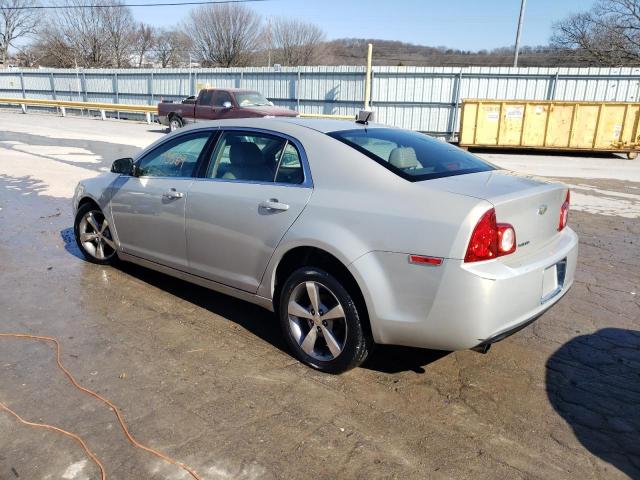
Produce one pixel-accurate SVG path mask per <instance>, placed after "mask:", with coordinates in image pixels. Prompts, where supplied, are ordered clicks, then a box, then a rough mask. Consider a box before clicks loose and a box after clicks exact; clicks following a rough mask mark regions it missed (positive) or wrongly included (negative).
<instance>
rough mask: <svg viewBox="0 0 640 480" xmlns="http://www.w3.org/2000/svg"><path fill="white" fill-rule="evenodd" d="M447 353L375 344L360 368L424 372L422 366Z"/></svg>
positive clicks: (378, 370) (385, 371) (389, 371)
mask: <svg viewBox="0 0 640 480" xmlns="http://www.w3.org/2000/svg"><path fill="white" fill-rule="evenodd" d="M449 353H451V352H445V351H442V350H427V349H425V348H412V347H400V346H396V345H377V346H376V347H375V349H374V351H373V355H371V357H369V358H368V359H367V361H366V362H364V363H363V364H362V368H366V369H367V370H374V371H376V372H381V373H401V372H414V373H426V370H425V368H424V367H426V366H427V365H429V364H430V363H433V362H435V361H437V360H440V359H441V358H443V357H446V356H447V355H449Z"/></svg>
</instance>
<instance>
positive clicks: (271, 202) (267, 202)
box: [258, 198, 289, 211]
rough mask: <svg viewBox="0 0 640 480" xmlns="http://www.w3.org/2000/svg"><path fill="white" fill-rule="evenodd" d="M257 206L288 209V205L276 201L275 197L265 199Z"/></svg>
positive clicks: (267, 208) (269, 208)
mask: <svg viewBox="0 0 640 480" xmlns="http://www.w3.org/2000/svg"><path fill="white" fill-rule="evenodd" d="M258 206H259V207H260V208H264V209H266V210H283V211H284V210H289V205H287V204H286V203H280V202H278V199H277V198H271V199H269V200H265V201H264V202H260V203H259V204H258Z"/></svg>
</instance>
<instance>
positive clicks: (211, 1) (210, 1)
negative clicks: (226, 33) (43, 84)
mask: <svg viewBox="0 0 640 480" xmlns="http://www.w3.org/2000/svg"><path fill="white" fill-rule="evenodd" d="M267 1H269V0H204V1H192V2H169V3H120V4H114V5H33V6H31V7H24V6H22V7H0V10H62V9H69V8H125V7H176V6H181V5H216V4H225V3H227V4H228V3H255V2H267Z"/></svg>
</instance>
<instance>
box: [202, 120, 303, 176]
mask: <svg viewBox="0 0 640 480" xmlns="http://www.w3.org/2000/svg"><path fill="white" fill-rule="evenodd" d="M206 177H207V178H221V179H226V180H240V181H252V182H278V183H302V182H303V181H304V173H303V170H302V163H301V161H300V155H299V154H298V150H297V149H296V148H295V146H294V145H293V144H291V143H289V141H288V140H287V139H285V138H281V137H278V136H275V135H269V134H266V133H255V132H241V131H233V132H224V133H223V134H222V135H221V136H220V139H219V140H218V143H217V145H216V148H215V149H214V151H213V154H212V157H211V161H210V162H209V167H208V169H207V173H206Z"/></svg>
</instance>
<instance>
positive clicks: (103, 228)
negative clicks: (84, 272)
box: [73, 203, 117, 265]
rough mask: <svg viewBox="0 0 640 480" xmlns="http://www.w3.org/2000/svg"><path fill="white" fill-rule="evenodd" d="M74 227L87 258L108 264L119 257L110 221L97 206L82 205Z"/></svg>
mask: <svg viewBox="0 0 640 480" xmlns="http://www.w3.org/2000/svg"><path fill="white" fill-rule="evenodd" d="M73 227H74V228H73V230H74V233H75V237H76V243H77V244H78V247H79V248H80V251H81V252H82V254H83V255H84V257H85V258H86V259H87V260H89V261H90V262H93V263H98V264H101V265H106V264H110V263H112V262H113V261H114V260H115V259H116V258H117V257H116V244H115V242H114V241H113V237H112V236H111V229H110V226H109V222H108V221H107V219H106V218H105V216H104V214H103V213H102V211H101V210H100V209H99V208H98V207H97V206H95V205H93V204H91V203H85V204H84V205H82V206H81V207H80V208H79V209H78V213H77V214H76V220H75V222H74V225H73Z"/></svg>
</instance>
